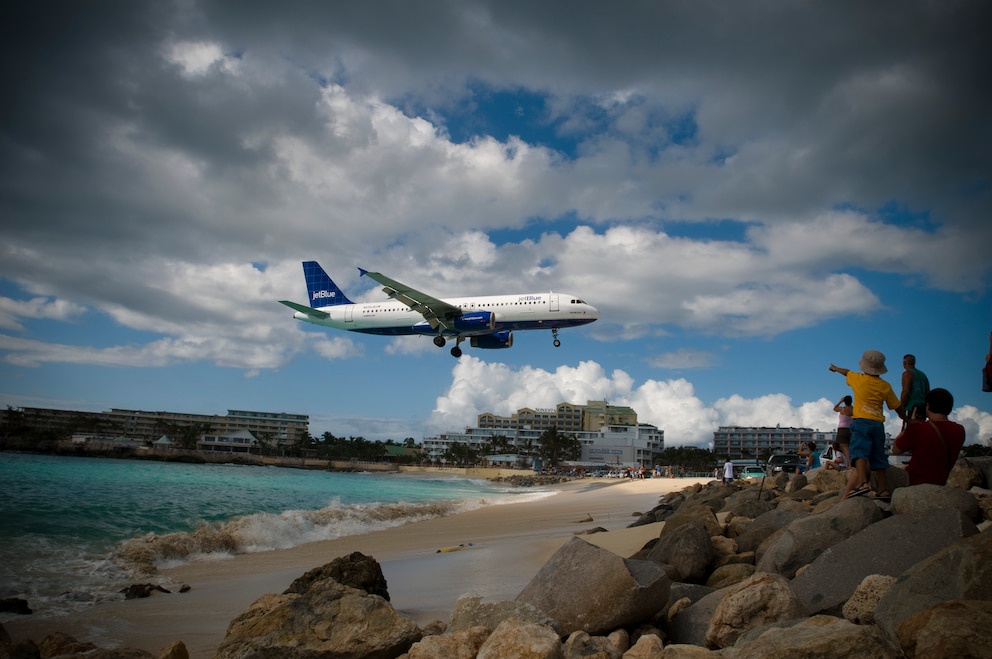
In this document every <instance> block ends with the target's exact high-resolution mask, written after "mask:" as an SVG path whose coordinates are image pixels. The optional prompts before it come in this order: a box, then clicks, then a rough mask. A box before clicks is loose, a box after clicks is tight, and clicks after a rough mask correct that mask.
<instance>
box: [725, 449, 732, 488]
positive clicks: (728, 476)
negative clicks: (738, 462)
mask: <svg viewBox="0 0 992 659" xmlns="http://www.w3.org/2000/svg"><path fill="white" fill-rule="evenodd" d="M723 482H724V483H733V482H734V463H733V462H731V461H730V456H729V455H728V456H727V461H726V462H724V463H723Z"/></svg>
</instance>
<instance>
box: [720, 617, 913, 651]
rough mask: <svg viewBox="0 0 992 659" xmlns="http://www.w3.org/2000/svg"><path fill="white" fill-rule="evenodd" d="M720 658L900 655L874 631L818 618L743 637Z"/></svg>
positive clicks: (843, 622)
mask: <svg viewBox="0 0 992 659" xmlns="http://www.w3.org/2000/svg"><path fill="white" fill-rule="evenodd" d="M720 656H721V657H722V658H723V659H814V658H815V659H848V658H849V657H858V659H899V658H900V657H902V653H901V652H899V650H898V648H896V647H894V645H893V644H892V643H889V642H888V641H887V639H886V638H885V637H884V636H883V635H882V634H881V633H879V632H878V630H877V629H875V628H874V627H870V626H865V625H855V624H852V623H850V622H848V621H846V620H841V619H840V618H834V617H833V616H825V615H818V616H813V617H812V618H806V619H803V620H798V621H796V623H795V624H793V625H783V626H772V627H768V628H766V629H758V630H755V631H753V632H751V633H750V634H748V635H745V636H742V637H741V638H740V639H739V640H738V641H737V644H736V645H735V646H734V647H732V648H726V649H724V650H723V651H721V653H720Z"/></svg>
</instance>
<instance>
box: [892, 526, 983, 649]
mask: <svg viewBox="0 0 992 659" xmlns="http://www.w3.org/2000/svg"><path fill="white" fill-rule="evenodd" d="M922 531H923V530H922V529H921V532H922ZM952 600H992V532H988V531H986V532H984V533H978V534H976V535H973V536H971V537H969V538H965V539H963V540H959V541H957V542H955V543H954V544H952V545H950V546H949V547H946V548H945V549H943V550H941V551H940V552H938V553H936V554H934V555H933V556H931V557H930V558H928V559H926V560H924V561H921V562H919V563H917V564H916V565H914V566H913V567H911V568H910V569H909V570H907V571H906V572H904V573H903V574H902V575H900V577H899V579H898V580H897V581H896V582H895V583H894V584H892V587H891V588H890V589H889V591H888V592H887V593H885V595H883V596H882V598H881V599H880V600H879V602H878V606H877V607H876V608H875V623H876V624H877V625H878V626H879V627H880V628H881V629H882V631H884V632H885V635H886V636H887V637H888V638H889V639H890V640H892V641H893V642H895V641H896V640H897V630H898V628H899V626H900V625H901V624H902V623H903V622H905V621H906V620H907V619H908V618H909V617H911V616H912V615H914V614H916V613H919V612H920V611H925V610H927V609H929V608H931V607H933V606H936V605H938V604H941V603H943V602H949V601H952Z"/></svg>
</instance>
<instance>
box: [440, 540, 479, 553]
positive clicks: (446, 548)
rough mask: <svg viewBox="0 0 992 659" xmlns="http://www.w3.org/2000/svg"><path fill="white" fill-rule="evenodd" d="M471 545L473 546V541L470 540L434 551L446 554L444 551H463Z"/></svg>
mask: <svg viewBox="0 0 992 659" xmlns="http://www.w3.org/2000/svg"><path fill="white" fill-rule="evenodd" d="M471 546H472V543H471V542H468V543H465V544H461V545H456V546H454V547H441V548H440V549H438V550H437V551H436V552H434V553H435V554H444V553H447V552H449V551H461V550H462V549H468V548H469V547H471Z"/></svg>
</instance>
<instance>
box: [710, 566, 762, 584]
mask: <svg viewBox="0 0 992 659" xmlns="http://www.w3.org/2000/svg"><path fill="white" fill-rule="evenodd" d="M754 571H755V570H754V565H748V564H746V563H730V564H727V565H721V566H720V567H718V568H717V569H715V570H713V573H712V574H711V575H710V577H709V579H707V580H706V585H707V586H709V587H710V588H717V589H719V588H726V587H727V586H733V585H734V584H737V583H740V582H742V581H744V580H745V579H747V578H749V577H750V576H751V575H752V574H754Z"/></svg>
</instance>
